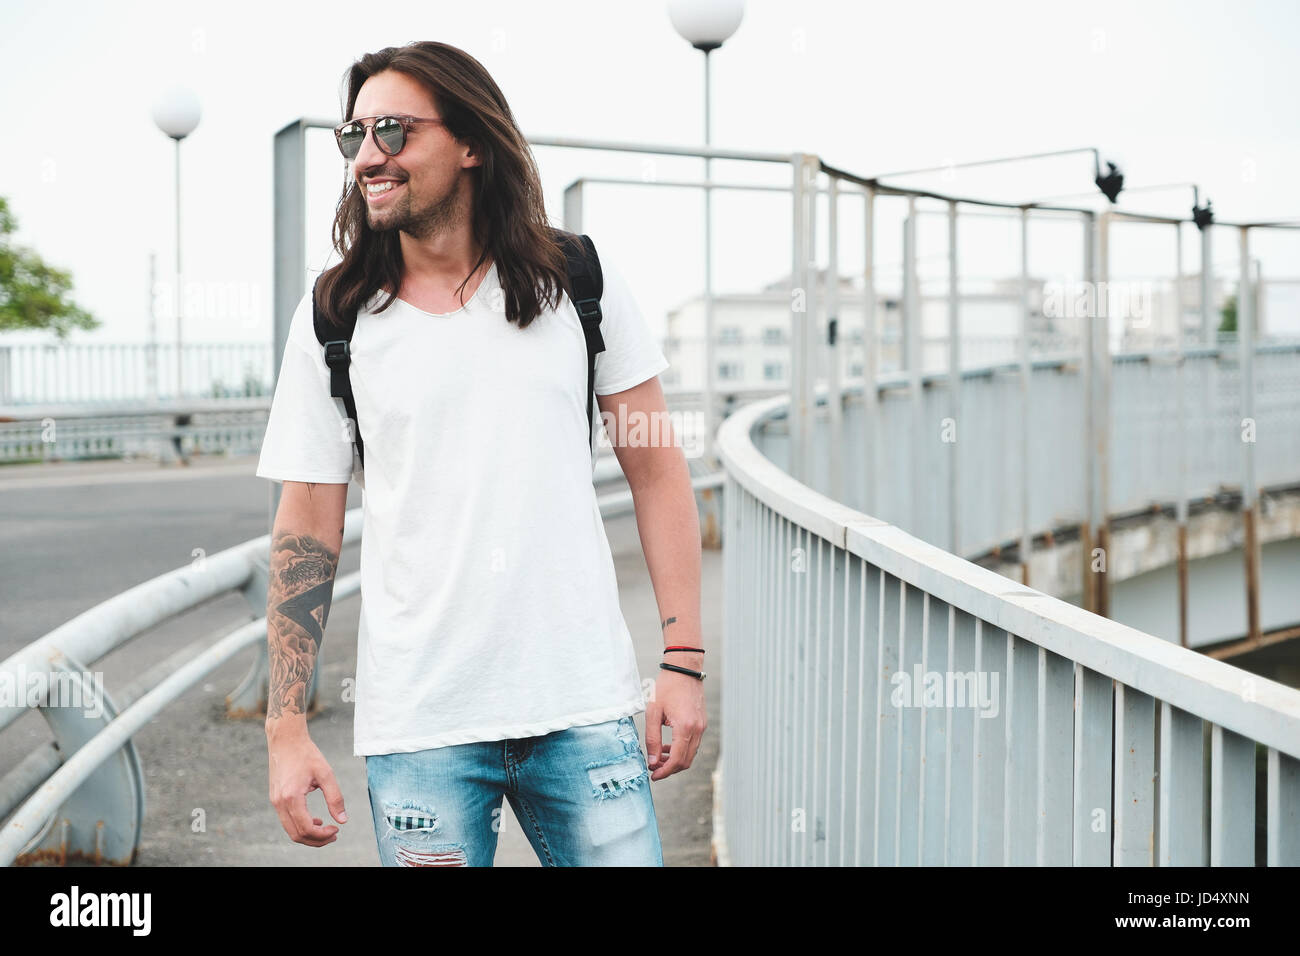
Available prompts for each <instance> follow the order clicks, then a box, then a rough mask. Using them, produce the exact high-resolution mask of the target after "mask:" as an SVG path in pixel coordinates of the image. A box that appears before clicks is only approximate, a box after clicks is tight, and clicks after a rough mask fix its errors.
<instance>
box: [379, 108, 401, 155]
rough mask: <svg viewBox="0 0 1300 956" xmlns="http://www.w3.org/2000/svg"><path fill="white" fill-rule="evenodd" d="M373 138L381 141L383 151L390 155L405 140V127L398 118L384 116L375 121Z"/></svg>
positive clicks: (398, 148) (396, 150)
mask: <svg viewBox="0 0 1300 956" xmlns="http://www.w3.org/2000/svg"><path fill="white" fill-rule="evenodd" d="M375 138H376V139H377V140H379V141H380V142H381V143H383V149H384V151H385V152H386V153H388V154H389V155H390V156H391V155H393V154H394V153H396V152H398V151H399V150H401V148H402V144H403V143H405V142H406V127H405V126H403V125H402V123H401V121H400V120H396V119H393V118H392V117H391V116H385V117H384V118H383V119H379V120H376V121H375Z"/></svg>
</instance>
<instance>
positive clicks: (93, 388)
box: [0, 342, 272, 406]
mask: <svg viewBox="0 0 1300 956" xmlns="http://www.w3.org/2000/svg"><path fill="white" fill-rule="evenodd" d="M178 370H179V373H180V374H182V375H183V376H184V379H183V383H184V384H183V386H182V387H180V388H178V387H177V384H176V376H177V374H178ZM271 371H272V369H271V349H270V348H269V347H268V346H267V345H266V344H264V343H261V342H208V343H203V342H196V343H193V344H189V345H182V346H181V354H180V357H179V359H178V357H177V354H176V345H175V343H150V342H57V343H54V342H51V343H17V344H13V343H9V344H0V406H4V405H34V404H54V403H71V402H79V403H89V402H101V403H110V402H111V403H122V402H132V401H158V400H163V399H176V398H178V397H179V398H248V397H252V396H255V395H268V394H270V390H271V389H270V385H271Z"/></svg>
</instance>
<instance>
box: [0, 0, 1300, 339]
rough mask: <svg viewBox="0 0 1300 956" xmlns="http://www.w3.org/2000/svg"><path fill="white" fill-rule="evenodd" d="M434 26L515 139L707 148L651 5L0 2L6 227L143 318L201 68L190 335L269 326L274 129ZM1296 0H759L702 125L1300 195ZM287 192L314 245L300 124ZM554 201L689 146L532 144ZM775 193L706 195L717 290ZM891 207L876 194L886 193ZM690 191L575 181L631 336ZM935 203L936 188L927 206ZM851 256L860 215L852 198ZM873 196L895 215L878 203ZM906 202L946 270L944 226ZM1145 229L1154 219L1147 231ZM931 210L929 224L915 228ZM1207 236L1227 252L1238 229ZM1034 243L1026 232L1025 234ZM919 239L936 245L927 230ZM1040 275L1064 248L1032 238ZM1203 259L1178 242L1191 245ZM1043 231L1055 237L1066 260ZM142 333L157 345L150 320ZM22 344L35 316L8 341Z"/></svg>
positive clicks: (433, 32)
mask: <svg viewBox="0 0 1300 956" xmlns="http://www.w3.org/2000/svg"><path fill="white" fill-rule="evenodd" d="M423 39H435V40H440V41H443V42H447V43H451V44H454V45H456V46H460V47H462V48H463V49H465V50H467V51H468V52H470V53H471V54H472V55H474V56H475V57H476V58H478V59H479V60H480V61H481V62H482V63H483V64H484V65H485V66H486V67H487V68H488V70H489V71H490V72H491V73H492V75H493V76H494V77H495V79H496V81H497V82H498V84H499V85H500V86H501V88H502V89H503V90H504V92H505V94H506V97H507V98H508V99H509V101H510V103H511V106H512V108H513V110H514V112H515V114H516V117H517V118H518V120H519V122H520V125H521V126H522V127H523V130H524V132H525V133H526V134H528V135H531V136H570V137H589V138H599V139H611V140H626V141H636V142H653V143H665V144H680V145H689V144H698V143H701V142H702V139H703V132H702V130H703V111H702V100H703V68H702V61H703V57H702V56H701V54H700V53H699V52H697V51H695V50H693V49H692V48H691V47H690V46H689V45H688V44H687V43H686V42H685V41H683V40H682V39H681V38H680V37H679V36H678V35H677V34H676V32H675V31H674V30H673V28H672V25H671V23H670V21H669V18H668V14H667V11H666V6H665V4H664V3H662V2H658V0H651V2H644V3H634V2H629V0H604V2H596V0H592V2H586V0H548V2H544V3H538V2H523V0H499V2H491V0H476V2H473V3H467V2H461V3H441V2H430V0H424V2H419V3H406V2H402V0H390V2H388V3H385V4H382V5H378V6H366V5H362V4H357V3H355V2H354V3H346V4H345V3H331V2H321V0H315V2H312V3H310V4H308V3H251V2H221V3H215V2H212V3H209V2H203V3H197V2H168V3H143V2H141V3H113V4H104V3H91V2H81V3H68V2H58V0H39V2H38V0H9V2H7V3H5V4H4V5H3V7H0V54H3V55H2V56H0V102H3V103H4V104H5V105H6V107H7V108H8V109H9V111H10V114H11V115H10V118H9V122H8V123H7V124H6V133H5V137H4V142H3V145H4V148H3V149H0V195H4V196H5V197H6V198H7V199H8V200H9V201H10V203H11V206H12V208H13V211H14V212H15V214H16V216H17V218H18V222H19V233H18V241H20V242H21V243H23V244H24V245H29V246H32V247H34V248H35V249H36V250H37V251H38V252H39V253H40V254H41V255H42V256H43V257H45V259H46V260H47V261H49V262H51V263H53V264H55V265H57V266H60V267H62V268H66V269H69V270H71V272H72V273H73V276H74V280H75V283H76V285H75V293H74V297H75V299H76V301H77V302H78V303H79V304H81V305H82V306H84V307H85V308H87V309H89V310H90V311H92V312H93V313H94V314H95V315H96V316H97V317H99V318H101V319H102V320H103V321H104V328H103V329H102V330H101V331H99V332H97V333H95V334H94V335H93V336H85V335H80V336H77V338H78V339H80V340H83V341H84V340H97V341H140V340H143V339H145V338H146V337H147V335H148V315H149V307H150V288H149V256H150V253H151V252H153V253H156V254H157V257H158V268H159V278H160V279H166V278H168V275H169V273H170V270H171V268H172V263H173V256H174V242H173V229H174V220H173V216H174V207H173V189H174V186H173V178H172V177H173V172H172V162H173V152H172V150H173V147H172V143H171V141H170V140H169V139H167V138H166V137H165V136H164V134H162V133H161V132H159V131H158V129H157V128H156V127H155V126H154V124H153V121H152V119H151V113H150V109H151V104H152V101H153V99H154V97H155V95H156V94H157V92H158V91H159V90H160V89H162V88H164V87H165V86H167V85H169V84H171V83H174V82H178V81H179V82H184V83H187V84H189V85H190V86H192V87H193V89H194V90H195V91H196V92H197V93H198V95H199V97H200V98H201V100H202V105H203V118H202V121H201V123H200V125H199V127H198V129H197V130H196V131H195V133H194V134H193V135H192V136H190V137H189V139H187V140H186V141H185V143H184V145H183V199H182V208H183V216H184V234H183V248H184V253H185V258H186V268H185V274H186V279H187V281H191V282H195V283H198V284H199V285H198V286H196V287H197V288H198V289H200V290H201V291H203V293H204V302H205V303H207V304H206V305H205V306H204V308H203V309H202V310H201V311H200V312H198V313H196V314H187V316H186V331H185V338H186V340H187V341H191V342H193V341H232V340H241V341H249V340H255V341H256V340H262V341H264V340H266V339H267V337H269V335H270V328H271V319H270V308H271V277H272V272H271V268H272V242H271V238H272V204H273V200H272V176H271V172H272V165H271V144H272V137H273V135H274V133H275V131H276V130H277V129H279V128H280V127H281V126H283V125H284V124H286V123H288V122H291V121H292V120H294V119H296V118H298V117H301V116H313V117H321V118H325V119H329V120H331V121H335V122H336V121H338V119H339V118H340V114H339V108H340V100H339V95H340V88H341V87H340V84H341V80H342V77H343V74H344V72H345V71H346V69H347V67H348V65H349V63H350V62H351V61H352V60H353V59H354V58H355V57H357V56H358V55H360V54H361V53H364V52H366V51H372V50H376V49H379V48H381V47H384V46H389V45H400V44H401V43H405V42H407V41H410V40H423ZM1297 49H1300V4H1298V3H1296V2H1294V0H1285V2H1236V3H1231V4H1228V3H1208V2H1166V3H1157V2H1145V3H1143V2H1131V0H1130V2H1115V3H1112V2H1098V0H1089V2H1086V3H1083V2H1075V3H1062V2H1051V3H1044V2H1041V0H1035V2H1024V3H1019V2H976V0H965V2H955V3H917V2H909V3H881V2H873V0H863V2H852V3H850V2H843V0H842V2H833V0H800V2H798V3H795V2H777V0H758V2H755V0H751V2H749V3H748V4H747V9H746V12H745V18H744V21H743V23H742V24H741V26H740V29H739V30H738V31H737V33H736V34H735V36H733V37H732V38H731V40H729V41H728V42H727V44H726V45H725V46H724V47H723V48H722V49H721V50H719V51H717V52H715V53H714V54H713V56H712V57H711V59H712V60H713V91H714V100H713V122H714V127H713V141H714V144H715V145H717V146H723V147H728V148H736V149H750V150H756V151H765V152H782V153H788V152H791V151H794V150H805V151H808V152H815V153H819V154H820V155H821V156H822V157H823V158H825V159H826V161H828V162H830V163H832V164H834V165H837V166H841V167H844V168H847V169H849V170H851V171H854V172H857V173H861V174H865V175H870V174H876V173H881V172H887V171H890V170H897V169H906V168H914V167H919V166H935V165H940V164H944V163H948V162H961V161H963V160H971V159H982V158H988V157H995V156H1006V155H1013V154H1017V153H1029V152H1040V151H1046V150H1056V149H1067V148H1071V147H1076V146H1094V145H1095V146H1098V147H1100V148H1101V149H1102V150H1103V151H1104V152H1105V153H1107V154H1109V155H1114V156H1117V157H1119V158H1120V159H1121V160H1122V162H1123V165H1124V169H1125V172H1126V174H1127V176H1128V180H1129V183H1130V184H1131V185H1134V186H1136V185H1142V184H1149V183H1171V182H1172V183H1182V182H1197V183H1199V184H1200V185H1201V186H1202V188H1203V189H1204V190H1205V192H1206V193H1208V195H1210V196H1211V197H1212V198H1213V200H1214V205H1215V210H1216V212H1217V213H1218V214H1219V215H1220V216H1221V217H1223V218H1228V219H1233V220H1258V219H1274V218H1280V217H1295V216H1300V181H1298V180H1297V174H1296V170H1297V169H1300V124H1298V123H1297V119H1298V118H1300V111H1298V110H1297V107H1296V91H1297V90H1300V56H1297ZM309 150H310V151H311V153H312V159H311V172H310V180H309V184H308V193H309V196H308V202H309V208H310V222H309V233H310V236H309V239H310V243H311V245H310V248H311V253H310V264H311V265H312V266H313V267H314V268H319V267H320V266H321V265H322V264H324V259H325V256H326V254H327V253H328V242H329V240H328V230H329V223H330V218H331V216H332V212H333V207H334V204H335V202H336V200H337V195H338V190H339V187H340V185H341V180H342V176H343V171H344V164H343V161H342V159H341V158H340V157H339V156H338V153H337V149H336V147H335V146H334V143H333V139H332V136H331V135H330V134H329V133H328V132H320V133H319V134H317V135H316V137H315V138H314V140H313V141H312V143H311V144H310V146H309ZM536 155H537V158H538V161H539V164H540V165H541V168H542V171H543V177H544V185H545V188H546V193H547V198H548V205H549V207H550V209H551V210H552V212H553V218H554V221H556V222H557V223H558V222H559V221H560V210H561V197H562V191H563V189H564V187H565V185H566V184H567V183H569V182H570V181H571V180H572V179H573V178H574V177H575V176H578V175H582V174H586V175H615V176H625V177H630V178H635V179H645V178H659V179H669V178H694V177H697V176H698V175H699V173H700V171H701V164H700V162H699V161H698V160H682V159H674V158H666V157H661V158H658V159H655V160H653V161H648V160H647V159H646V158H645V157H642V156H638V155H634V154H621V153H614V154H610V153H596V152H590V151H575V150H562V149H555V148H546V147H538V148H537V149H536ZM715 176H717V177H718V178H720V179H728V180H733V181H740V180H743V181H747V182H767V183H784V182H788V181H789V170H788V167H779V166H764V167H759V166H757V165H756V164H740V163H716V164H715ZM908 182H915V183H916V184H918V185H926V186H929V187H931V188H934V189H936V190H940V191H943V192H947V193H955V194H959V195H970V196H986V197H994V198H1002V199H1011V200H1028V199H1034V198H1039V197H1042V196H1047V195H1056V194H1061V193H1070V192H1076V191H1083V190H1088V189H1091V188H1092V187H1091V160H1090V159H1089V158H1087V157H1084V156H1075V157H1068V158H1061V159H1055V160H1049V161H1043V162H1039V163H1030V164H1020V165H1016V166H1012V167H1005V168H1002V169H1000V170H994V171H989V170H983V171H980V170H972V171H962V172H959V173H957V174H956V175H955V176H954V175H952V174H949V175H947V176H944V175H934V176H929V177H918V178H916V179H915V180H908ZM1190 201H1191V196H1190V190H1177V191H1171V192H1167V193H1151V194H1144V195H1141V196H1139V195H1138V194H1134V195H1133V196H1132V197H1131V198H1129V199H1127V200H1125V201H1124V204H1126V205H1127V206H1129V207H1130V208H1133V209H1141V210H1143V211H1150V212H1157V213H1166V214H1183V215H1185V214H1186V213H1187V209H1188V207H1189V206H1190ZM789 205H790V204H789V200H788V198H785V197H784V196H782V195H780V194H775V193H773V194H754V193H749V194H743V195H742V194H736V193H729V194H721V195H719V196H718V197H717V199H716V201H715V210H716V216H717V219H716V222H717V226H716V243H717V244H716V247H715V249H716V259H715V270H716V271H715V276H716V278H715V284H716V287H717V288H719V289H720V290H749V289H753V288H756V287H759V286H761V285H763V284H766V283H768V282H771V281H773V280H774V279H778V278H780V277H781V275H783V274H784V273H786V272H787V271H788V269H789V257H790V251H789V236H788V229H789V214H790V210H789ZM883 207H884V208H882V213H881V214H882V227H881V228H882V234H883V235H885V236H886V237H885V238H882V243H881V248H880V259H881V267H882V278H886V277H887V274H888V272H889V268H890V261H891V259H892V261H893V262H895V263H896V261H897V251H896V248H895V247H894V242H893V238H894V235H895V232H896V230H895V227H894V225H893V224H892V223H895V222H897V216H898V215H900V214H901V203H894V204H892V205H891V204H883ZM895 207H897V208H895ZM701 208H702V201H701V199H700V196H699V194H698V193H697V192H693V191H684V190H676V189H667V188H663V187H658V188H651V187H644V186H608V185H606V186H592V187H590V191H589V193H588V198H587V219H586V221H585V223H584V231H586V232H588V233H589V234H590V235H592V237H593V238H594V239H595V241H596V243H597V247H598V248H599V249H600V250H601V251H602V252H603V253H605V254H606V255H608V256H610V257H611V258H612V259H613V260H615V261H617V263H618V265H619V267H620V268H621V269H622V271H623V272H624V274H625V275H627V277H628V279H629V281H630V282H631V284H632V286H633V289H634V291H635V292H636V293H637V296H638V299H639V301H640V302H641V305H642V308H643V310H644V311H645V313H646V315H647V317H648V319H649V321H650V323H651V325H652V327H654V328H655V329H656V330H658V329H661V328H662V323H663V315H664V312H665V310H666V309H668V308H671V307H673V306H674V305H676V304H677V303H679V302H681V301H682V300H684V299H686V298H689V297H690V296H692V295H694V294H695V293H696V292H697V290H698V288H699V286H700V283H701V278H702V255H701V249H702V245H701V223H702V215H701ZM936 208H937V207H936ZM844 215H845V217H846V220H845V222H846V225H845V233H844V234H845V236H846V239H845V243H844V249H843V250H842V254H843V255H844V256H845V261H846V262H847V261H852V262H856V261H857V260H856V259H855V260H850V259H849V257H850V256H854V255H860V249H861V247H860V245H858V247H857V250H856V251H855V250H854V248H853V244H854V242H858V241H859V240H858V238H857V237H858V236H859V234H860V232H861V228H860V219H858V223H859V224H858V225H856V226H854V225H852V221H851V218H850V217H860V203H857V202H854V203H851V204H846V206H845V214H844ZM891 216H892V217H894V218H893V219H891V218H890V217H891ZM932 221H933V223H934V224H933V226H930V225H928V224H927V223H925V222H923V224H922V242H921V251H922V255H923V257H924V259H925V262H926V263H927V265H926V268H927V269H933V270H934V272H933V274H935V275H938V274H940V270H942V268H943V265H942V261H941V257H942V250H943V242H944V226H943V224H942V221H941V220H939V219H937V218H935V219H933V220H932ZM1147 228H1148V230H1149V227H1147ZM927 229H928V230H929V235H928V236H927V233H926V230H927ZM1130 229H1132V230H1134V231H1133V232H1132V233H1131V236H1130V238H1128V239H1125V240H1123V242H1121V243H1120V244H1119V245H1121V246H1122V247H1123V248H1124V250H1125V255H1126V256H1128V257H1129V258H1127V259H1126V260H1125V262H1124V263H1123V264H1122V265H1121V264H1117V266H1116V271H1117V273H1124V274H1131V275H1134V276H1141V275H1167V274H1168V273H1169V271H1170V270H1172V268H1173V251H1172V250H1173V238H1172V231H1171V230H1165V231H1163V232H1161V231H1160V230H1154V231H1150V230H1149V231H1146V232H1143V231H1142V227H1130ZM1219 232H1220V234H1221V235H1220V236H1219V244H1218V248H1217V249H1216V256H1217V257H1218V258H1219V260H1220V264H1221V266H1222V269H1223V271H1224V273H1225V275H1235V272H1236V236H1235V235H1230V234H1228V231H1227V230H1219ZM1017 236H1018V232H1017V231H1016V228H1015V226H1014V224H1011V223H1008V224H1007V225H1006V228H1005V229H1001V231H999V229H997V228H992V229H991V231H989V230H986V231H984V232H977V231H976V230H975V229H974V228H972V230H971V232H970V234H969V238H967V237H966V234H964V238H963V245H962V249H961V252H962V258H963V272H964V273H966V274H970V275H972V276H988V277H995V276H997V275H999V274H1004V275H1012V274H1014V272H1015V270H1016V269H1017V268H1018V261H1019V258H1018V257H1019V253H1018V249H1017V247H1016V245H1015V242H1016V237H1017ZM1044 236H1046V233H1044ZM936 243H937V244H936ZM1043 248H1044V249H1045V250H1047V251H1046V252H1043V253H1041V254H1037V255H1035V257H1034V259H1033V268H1034V269H1035V270H1036V271H1037V272H1038V273H1040V274H1044V275H1048V274H1061V275H1065V274H1066V273H1067V272H1068V270H1069V269H1071V268H1074V262H1075V258H1076V257H1075V254H1074V252H1073V251H1071V250H1070V248H1069V246H1068V240H1055V241H1053V242H1051V243H1049V242H1047V240H1046V239H1044V245H1043ZM1185 249H1186V255H1187V262H1188V266H1189V268H1193V269H1194V268H1196V260H1195V251H1196V243H1195V237H1194V236H1192V235H1191V234H1190V232H1189V235H1188V238H1187V241H1186V245H1185ZM1258 249H1259V252H1260V257H1261V259H1262V260H1263V269H1264V272H1265V274H1266V275H1289V276H1300V234H1292V235H1289V236H1282V237H1262V238H1261V240H1260V242H1259V243H1258ZM1062 250H1066V251H1064V252H1062ZM159 333H160V336H161V338H162V339H163V340H164V341H165V340H170V339H171V338H172V337H173V336H174V324H173V322H172V321H171V319H170V317H169V316H167V315H163V316H161V317H160V319H159ZM11 339H12V340H28V337H26V336H23V337H11Z"/></svg>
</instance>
